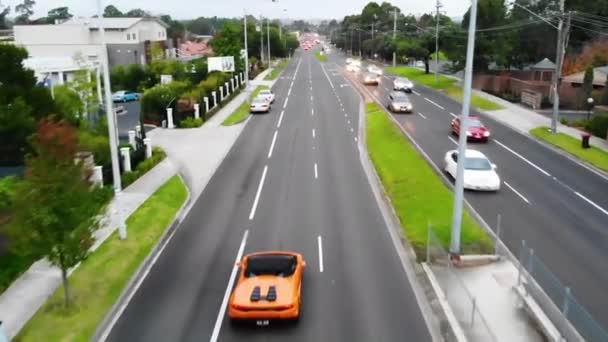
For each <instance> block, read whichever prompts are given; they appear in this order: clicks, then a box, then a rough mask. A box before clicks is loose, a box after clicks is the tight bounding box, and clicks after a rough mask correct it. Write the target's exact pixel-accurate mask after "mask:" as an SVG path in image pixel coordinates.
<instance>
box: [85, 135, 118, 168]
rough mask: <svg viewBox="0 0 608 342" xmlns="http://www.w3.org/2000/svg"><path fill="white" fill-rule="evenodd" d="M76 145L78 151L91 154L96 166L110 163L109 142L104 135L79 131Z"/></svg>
mask: <svg viewBox="0 0 608 342" xmlns="http://www.w3.org/2000/svg"><path fill="white" fill-rule="evenodd" d="M78 145H79V149H80V150H82V151H88V152H92V153H93V156H94V158H95V164H96V165H106V164H109V163H110V162H111V157H110V140H109V139H108V138H107V137H106V136H105V135H98V134H95V133H93V132H90V131H86V130H81V131H79V132H78Z"/></svg>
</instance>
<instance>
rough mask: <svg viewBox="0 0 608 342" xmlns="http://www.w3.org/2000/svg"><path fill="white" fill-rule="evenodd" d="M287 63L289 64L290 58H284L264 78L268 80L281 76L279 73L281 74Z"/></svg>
mask: <svg viewBox="0 0 608 342" xmlns="http://www.w3.org/2000/svg"><path fill="white" fill-rule="evenodd" d="M287 64H289V60H288V59H284V60H282V61H281V63H279V65H277V67H276V68H274V69H272V71H271V72H269V73H268V75H266V77H264V80H266V81H272V80H275V79H276V78H277V77H279V75H280V74H281V71H283V69H285V67H286V66H287Z"/></svg>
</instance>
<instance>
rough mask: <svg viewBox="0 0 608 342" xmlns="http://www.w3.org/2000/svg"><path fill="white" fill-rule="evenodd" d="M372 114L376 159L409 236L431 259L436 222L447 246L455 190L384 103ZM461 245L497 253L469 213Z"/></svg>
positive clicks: (371, 107) (372, 107)
mask: <svg viewBox="0 0 608 342" xmlns="http://www.w3.org/2000/svg"><path fill="white" fill-rule="evenodd" d="M366 112H367V115H366V118H367V128H366V129H367V130H366V131H367V148H368V151H369V154H370V158H371V160H372V162H373V164H374V166H375V168H376V170H377V171H378V174H379V176H380V179H381V180H382V184H383V185H384V189H385V191H386V192H387V194H388V196H389V197H390V199H391V202H392V203H393V207H394V208H395V211H396V213H397V216H398V217H399V219H400V220H401V223H402V224H403V230H404V232H405V236H406V237H407V239H408V241H409V242H410V243H411V244H412V246H413V247H414V249H415V250H416V253H417V255H418V256H423V255H425V247H426V243H427V234H428V232H427V224H428V223H429V222H430V223H431V224H432V226H433V230H434V232H435V235H436V236H437V237H438V238H439V239H440V241H441V243H442V244H443V246H444V247H445V248H447V247H448V246H449V241H450V225H451V221H452V204H453V196H452V192H451V191H450V190H449V189H448V188H447V187H446V186H445V184H443V182H442V181H441V179H440V178H439V176H438V175H437V174H436V173H435V171H434V170H433V169H432V168H431V167H430V166H429V165H428V164H427V162H426V160H424V158H423V157H421V156H420V154H419V153H418V151H416V150H415V148H414V147H413V146H412V145H411V144H410V143H409V142H408V140H407V138H406V137H405V136H404V135H403V133H402V132H401V131H400V130H399V128H398V127H397V126H396V125H395V124H394V123H393V122H392V121H391V120H390V118H389V117H388V116H387V114H386V113H385V112H384V110H382V109H381V108H380V106H379V105H378V104H376V103H371V104H368V105H367V108H366ZM461 241H462V252H463V253H487V252H491V251H492V242H491V240H490V238H489V237H488V235H487V234H486V232H485V231H484V230H483V229H482V228H481V227H480V226H479V224H477V222H476V221H475V220H473V219H472V218H471V216H470V215H469V214H468V213H467V212H465V213H464V216H463V220H462V235H461Z"/></svg>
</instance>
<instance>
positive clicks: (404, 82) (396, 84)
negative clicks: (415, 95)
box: [393, 77, 414, 93]
mask: <svg viewBox="0 0 608 342" xmlns="http://www.w3.org/2000/svg"><path fill="white" fill-rule="evenodd" d="M413 88H414V83H412V81H410V80H409V79H408V78H406V77H397V78H395V80H394V81H393V90H402V91H405V92H408V93H411V92H412V89H413Z"/></svg>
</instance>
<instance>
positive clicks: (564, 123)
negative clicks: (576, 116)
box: [559, 118, 568, 126]
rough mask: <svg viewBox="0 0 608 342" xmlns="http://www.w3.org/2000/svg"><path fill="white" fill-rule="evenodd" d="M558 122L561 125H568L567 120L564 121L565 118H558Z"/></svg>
mask: <svg viewBox="0 0 608 342" xmlns="http://www.w3.org/2000/svg"><path fill="white" fill-rule="evenodd" d="M559 122H561V124H562V125H566V126H567V125H568V119H566V118H560V119H559Z"/></svg>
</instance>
